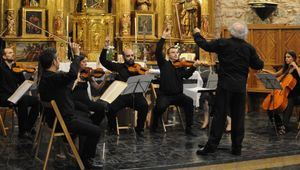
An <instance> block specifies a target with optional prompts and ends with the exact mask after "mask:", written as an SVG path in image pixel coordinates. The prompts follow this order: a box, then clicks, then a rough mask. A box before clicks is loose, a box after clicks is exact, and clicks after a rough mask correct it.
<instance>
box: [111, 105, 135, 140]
mask: <svg viewBox="0 0 300 170" xmlns="http://www.w3.org/2000/svg"><path fill="white" fill-rule="evenodd" d="M121 112H126V113H128V116H129V119H130V121H129V122H128V124H127V125H122V126H120V125H119V116H120V114H117V116H116V126H117V127H116V130H117V135H118V136H119V135H120V130H123V129H132V130H133V132H134V133H135V129H134V127H135V120H136V115H137V114H136V111H134V110H132V109H131V108H125V109H122V110H121ZM132 112H133V115H132V114H131V113H132Z"/></svg>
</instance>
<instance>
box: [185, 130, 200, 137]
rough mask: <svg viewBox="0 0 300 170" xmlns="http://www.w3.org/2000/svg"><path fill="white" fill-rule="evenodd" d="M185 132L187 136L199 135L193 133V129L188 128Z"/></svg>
mask: <svg viewBox="0 0 300 170" xmlns="http://www.w3.org/2000/svg"><path fill="white" fill-rule="evenodd" d="M185 134H186V135H187V136H191V137H197V135H196V134H195V133H193V131H192V130H191V129H187V130H185Z"/></svg>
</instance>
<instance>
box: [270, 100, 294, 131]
mask: <svg viewBox="0 0 300 170" xmlns="http://www.w3.org/2000/svg"><path fill="white" fill-rule="evenodd" d="M299 104H300V96H295V97H289V98H288V105H287V107H286V109H285V111H284V112H283V113H282V119H281V117H280V115H279V114H280V113H278V112H276V111H275V112H274V113H273V112H272V111H268V115H269V118H270V120H271V122H273V121H275V124H276V126H282V125H284V126H285V127H288V126H289V123H290V118H291V116H292V113H293V109H294V106H295V105H299Z"/></svg>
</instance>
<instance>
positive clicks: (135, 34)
mask: <svg viewBox="0 0 300 170" xmlns="http://www.w3.org/2000/svg"><path fill="white" fill-rule="evenodd" d="M137 33H138V32H137V19H136V17H135V18H134V38H135V44H137Z"/></svg>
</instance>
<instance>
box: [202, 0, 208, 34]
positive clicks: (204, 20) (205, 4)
mask: <svg viewBox="0 0 300 170" xmlns="http://www.w3.org/2000/svg"><path fill="white" fill-rule="evenodd" d="M201 2H202V3H201V34H202V35H203V36H204V37H206V36H207V35H208V33H209V12H208V0H202V1H201Z"/></svg>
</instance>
